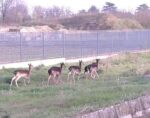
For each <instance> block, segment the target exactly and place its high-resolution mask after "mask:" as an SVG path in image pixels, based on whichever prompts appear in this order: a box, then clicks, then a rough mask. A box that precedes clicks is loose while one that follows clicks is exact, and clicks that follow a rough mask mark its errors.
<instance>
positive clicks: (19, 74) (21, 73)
mask: <svg viewBox="0 0 150 118" xmlns="http://www.w3.org/2000/svg"><path fill="white" fill-rule="evenodd" d="M28 65H29V69H28V70H22V69H18V70H15V71H14V77H13V78H12V79H11V83H10V87H11V86H12V84H13V81H15V83H16V86H17V87H18V83H17V82H18V80H19V79H20V78H24V85H26V80H28V83H30V76H31V70H32V67H33V66H32V65H31V64H28Z"/></svg>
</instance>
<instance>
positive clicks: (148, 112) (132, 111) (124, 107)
mask: <svg viewBox="0 0 150 118" xmlns="http://www.w3.org/2000/svg"><path fill="white" fill-rule="evenodd" d="M76 118H150V95H145V96H142V97H139V98H137V99H134V100H131V101H125V102H123V103H120V104H117V105H114V106H110V107H107V108H102V109H100V110H98V111H95V112H92V113H88V114H83V115H79V116H76Z"/></svg>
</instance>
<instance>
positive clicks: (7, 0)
mask: <svg viewBox="0 0 150 118" xmlns="http://www.w3.org/2000/svg"><path fill="white" fill-rule="evenodd" d="M14 2H15V0H1V1H0V4H1V17H2V22H3V23H4V21H5V18H6V14H7V11H8V9H9V8H10V7H11V6H12V5H13V3H14Z"/></svg>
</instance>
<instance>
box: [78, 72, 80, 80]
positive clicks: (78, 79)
mask: <svg viewBox="0 0 150 118" xmlns="http://www.w3.org/2000/svg"><path fill="white" fill-rule="evenodd" d="M79 78H80V73H79V74H78V81H79Z"/></svg>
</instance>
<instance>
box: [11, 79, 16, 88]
mask: <svg viewBox="0 0 150 118" xmlns="http://www.w3.org/2000/svg"><path fill="white" fill-rule="evenodd" d="M15 79H16V76H14V77H13V78H12V79H11V83H10V89H11V86H12V83H13V81H14V80H15Z"/></svg>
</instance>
